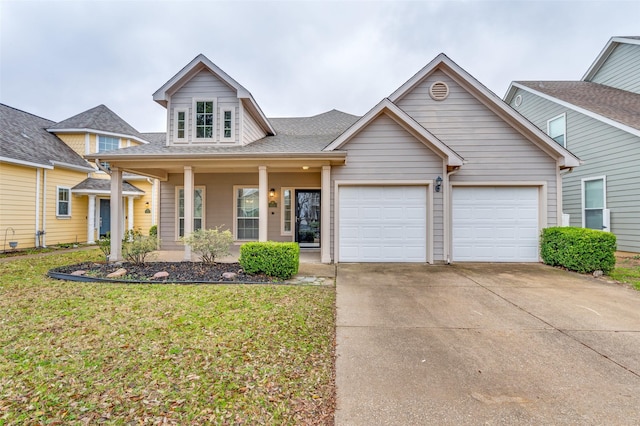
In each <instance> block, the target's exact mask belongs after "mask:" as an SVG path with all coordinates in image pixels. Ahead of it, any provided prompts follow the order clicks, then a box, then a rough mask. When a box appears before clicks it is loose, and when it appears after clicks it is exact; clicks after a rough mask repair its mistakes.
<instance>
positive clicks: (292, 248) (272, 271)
mask: <svg viewBox="0 0 640 426" xmlns="http://www.w3.org/2000/svg"><path fill="white" fill-rule="evenodd" d="M238 262H239V263H240V266H242V269H244V271H245V272H246V273H249V274H258V273H264V274H267V275H269V276H271V277H276V278H280V279H283V280H287V279H289V278H291V277H293V276H294V275H295V274H297V273H298V266H299V264H300V246H299V245H298V244H296V243H277V242H274V241H267V242H250V243H245V244H243V245H242V246H241V247H240V259H238Z"/></svg>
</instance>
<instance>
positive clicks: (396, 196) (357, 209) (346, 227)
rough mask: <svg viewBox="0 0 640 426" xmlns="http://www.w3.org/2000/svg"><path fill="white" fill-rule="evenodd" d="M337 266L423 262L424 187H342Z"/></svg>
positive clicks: (424, 237) (424, 242)
mask: <svg viewBox="0 0 640 426" xmlns="http://www.w3.org/2000/svg"><path fill="white" fill-rule="evenodd" d="M339 197H340V198H339V203H340V207H339V220H338V222H339V230H338V232H339V234H338V235H339V254H338V259H339V261H340V262H426V260H427V189H426V187H425V186H341V187H340V191H339Z"/></svg>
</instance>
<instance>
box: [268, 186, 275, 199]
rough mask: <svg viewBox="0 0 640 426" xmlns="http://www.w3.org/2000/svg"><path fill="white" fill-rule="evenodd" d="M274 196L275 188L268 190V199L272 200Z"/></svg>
mask: <svg viewBox="0 0 640 426" xmlns="http://www.w3.org/2000/svg"><path fill="white" fill-rule="evenodd" d="M275 196H276V189H275V188H271V189H270V190H269V197H271V198H273V197H275Z"/></svg>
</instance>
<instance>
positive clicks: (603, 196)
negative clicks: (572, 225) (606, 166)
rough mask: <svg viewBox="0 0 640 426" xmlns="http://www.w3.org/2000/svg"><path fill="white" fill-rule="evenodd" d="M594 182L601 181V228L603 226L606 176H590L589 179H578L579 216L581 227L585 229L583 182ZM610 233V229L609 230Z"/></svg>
mask: <svg viewBox="0 0 640 426" xmlns="http://www.w3.org/2000/svg"><path fill="white" fill-rule="evenodd" d="M595 180H601V181H602V210H603V211H602V215H603V218H602V220H603V223H602V226H604V210H606V209H607V176H606V175H602V176H591V177H586V178H582V179H580V216H582V227H583V228H586V226H585V225H586V222H587V221H586V215H585V214H584V211H585V204H584V199H585V195H586V193H585V191H584V186H585V185H584V184H585V182H591V181H595ZM609 231H610V229H609Z"/></svg>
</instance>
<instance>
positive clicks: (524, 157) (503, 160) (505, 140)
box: [396, 70, 558, 226]
mask: <svg viewBox="0 0 640 426" xmlns="http://www.w3.org/2000/svg"><path fill="white" fill-rule="evenodd" d="M436 81H443V82H445V83H446V84H447V85H448V86H449V96H448V97H447V98H446V99H445V100H443V101H435V100H433V99H432V98H431V97H430V96H429V88H430V87H431V85H432V84H433V83H434V82H436ZM396 104H397V105H398V106H399V107H400V108H402V109H403V110H404V111H405V112H406V113H407V114H409V115H410V116H412V117H413V118H414V119H415V120H416V121H417V122H418V123H420V124H421V125H422V126H424V127H425V128H426V129H427V130H429V131H430V132H431V133H433V134H434V135H435V136H437V137H438V138H439V139H440V140H441V141H442V142H444V143H445V144H446V145H448V146H449V147H450V148H451V149H453V150H454V151H456V152H457V153H458V154H459V155H460V156H462V157H463V158H464V160H465V165H464V166H462V167H461V169H460V171H459V172H457V173H456V174H454V175H452V177H451V182H452V184H455V183H456V182H465V183H472V182H497V183H505V182H508V183H510V184H515V183H517V182H518V181H523V182H527V181H529V182H531V181H545V182H546V183H547V212H546V213H547V225H548V226H553V225H555V224H556V223H557V216H558V211H557V210H558V209H557V183H556V182H557V175H556V172H557V164H556V160H555V159H554V158H552V157H550V156H549V155H547V154H546V153H545V152H543V151H542V150H541V149H540V148H538V147H537V146H536V145H534V144H533V143H532V142H531V141H529V140H528V139H526V138H525V137H524V136H522V135H521V134H520V133H519V132H518V131H516V130H515V129H514V128H513V127H511V126H510V125H509V124H508V123H506V122H505V121H504V120H503V119H502V118H500V117H499V116H497V115H496V114H495V113H493V112H492V111H491V110H489V108H487V107H486V106H485V105H484V104H482V103H481V102H480V101H478V100H477V99H476V98H475V97H474V96H473V95H471V94H470V93H468V92H467V91H466V90H465V89H464V88H463V87H461V86H460V85H458V84H457V83H456V82H455V81H454V80H453V79H451V78H450V77H449V76H448V75H446V74H445V73H444V72H442V71H440V70H437V71H435V72H434V73H433V74H431V75H429V76H428V77H427V78H425V79H424V80H423V81H422V82H421V83H420V84H418V85H417V86H416V87H415V88H414V89H413V90H412V91H411V92H410V93H407V94H406V95H405V96H404V97H403V98H402V99H400V100H399V101H398V102H396Z"/></svg>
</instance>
